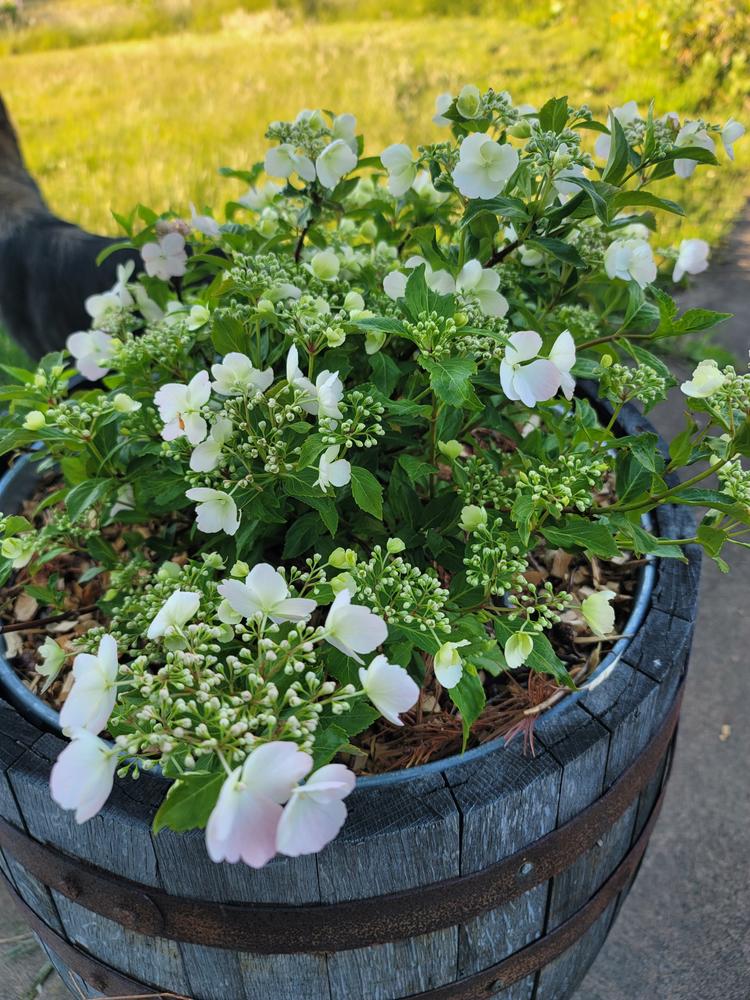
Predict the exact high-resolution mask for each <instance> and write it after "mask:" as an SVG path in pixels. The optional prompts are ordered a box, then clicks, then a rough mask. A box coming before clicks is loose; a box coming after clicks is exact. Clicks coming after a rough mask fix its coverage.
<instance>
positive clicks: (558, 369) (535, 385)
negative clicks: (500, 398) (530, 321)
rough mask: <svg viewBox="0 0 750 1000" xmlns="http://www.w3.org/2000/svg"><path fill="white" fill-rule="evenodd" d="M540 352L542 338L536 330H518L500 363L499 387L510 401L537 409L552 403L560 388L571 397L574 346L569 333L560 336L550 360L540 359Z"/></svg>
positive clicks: (553, 347)
mask: <svg viewBox="0 0 750 1000" xmlns="http://www.w3.org/2000/svg"><path fill="white" fill-rule="evenodd" d="M541 348H542V338H541V337H540V336H539V334H538V333H537V332H536V331H535V330H519V331H518V332H516V333H514V334H512V335H511V336H510V338H509V343H508V346H507V347H506V348H505V356H504V357H503V360H502V361H501V362H500V383H501V385H502V387H503V392H504V393H505V395H506V396H507V397H508V399H514V400H516V399H520V400H521V402H522V403H523V404H524V406H535V405H536V404H537V403H541V402H543V401H544V400H547V399H552V397H553V396H554V395H555V393H556V392H557V390H558V389H560V388H561V387H562V389H563V391H564V393H565V395H566V397H567V398H568V399H570V398H571V397H572V395H573V390H574V388H575V380H574V379H573V376H572V375H571V374H570V369H571V368H572V367H573V365H574V364H575V344H574V342H573V338H572V337H571V335H570V333H569V332H568V331H567V330H564V331H563V332H562V333H561V334H560V335H559V337H558V338H557V340H556V341H555V343H554V344H553V345H552V349H551V351H550V356H549V358H540V357H538V355H539V351H540V350H541Z"/></svg>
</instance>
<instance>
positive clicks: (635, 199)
mask: <svg viewBox="0 0 750 1000" xmlns="http://www.w3.org/2000/svg"><path fill="white" fill-rule="evenodd" d="M630 206H637V207H643V206H645V207H646V208H660V209H661V210H662V211H663V212H671V213H672V214H673V215H684V214H685V209H684V208H683V207H682V206H681V205H678V204H677V202H676V201H669V200H668V199H667V198H659V197H657V195H655V194H651V192H650V191H643V190H641V191H620V192H619V193H618V194H616V195H615V196H614V198H613V199H612V201H611V202H610V203H609V217H610V219H613V218H614V217H615V216H616V215H618V214H619V213H620V212H621V211H622V209H623V208H626V207H630Z"/></svg>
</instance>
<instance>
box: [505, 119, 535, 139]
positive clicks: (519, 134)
mask: <svg viewBox="0 0 750 1000" xmlns="http://www.w3.org/2000/svg"><path fill="white" fill-rule="evenodd" d="M508 135H512V136H515V138H516V139H528V138H529V136H530V135H531V122H529V121H527V120H526V119H525V118H522V119H521V120H520V121H519V122H516V124H515V125H511V127H510V128H509V129H508Z"/></svg>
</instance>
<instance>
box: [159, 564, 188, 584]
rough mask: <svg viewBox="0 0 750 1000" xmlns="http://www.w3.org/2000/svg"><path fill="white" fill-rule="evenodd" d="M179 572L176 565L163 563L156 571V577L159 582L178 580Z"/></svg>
mask: <svg viewBox="0 0 750 1000" xmlns="http://www.w3.org/2000/svg"><path fill="white" fill-rule="evenodd" d="M181 572H182V571H181V569H180V567H179V566H178V565H177V563H173V562H164V563H162V564H161V566H160V567H159V569H158V570H157V573H156V576H157V578H158V579H159V580H178V579H179V577H180V573H181Z"/></svg>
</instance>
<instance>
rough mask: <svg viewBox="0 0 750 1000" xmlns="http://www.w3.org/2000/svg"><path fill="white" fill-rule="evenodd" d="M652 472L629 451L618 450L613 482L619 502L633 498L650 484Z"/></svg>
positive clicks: (644, 490)
mask: <svg viewBox="0 0 750 1000" xmlns="http://www.w3.org/2000/svg"><path fill="white" fill-rule="evenodd" d="M651 478H652V473H651V472H650V471H649V470H648V469H647V468H645V467H644V466H643V465H641V463H640V462H639V461H638V460H637V459H636V458H635V457H634V456H633V455H632V454H631V453H630V452H629V451H625V452H618V455H617V461H616V463H615V484H616V489H617V499H618V501H619V502H620V503H626V502H629V501H631V500H635V499H637V498H638V497H640V496H642V495H643V494H644V493H646V492H647V491H648V489H649V487H650V486H651Z"/></svg>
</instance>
